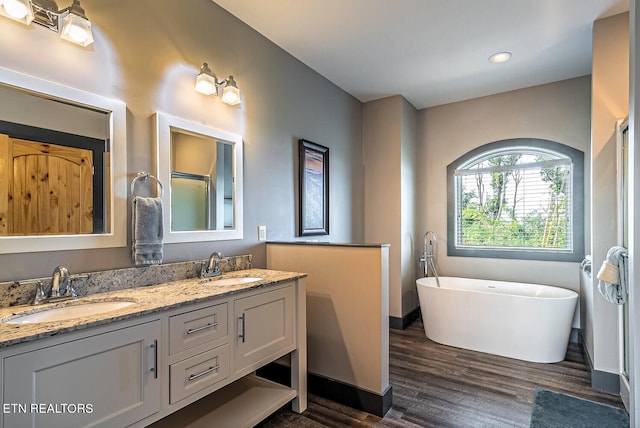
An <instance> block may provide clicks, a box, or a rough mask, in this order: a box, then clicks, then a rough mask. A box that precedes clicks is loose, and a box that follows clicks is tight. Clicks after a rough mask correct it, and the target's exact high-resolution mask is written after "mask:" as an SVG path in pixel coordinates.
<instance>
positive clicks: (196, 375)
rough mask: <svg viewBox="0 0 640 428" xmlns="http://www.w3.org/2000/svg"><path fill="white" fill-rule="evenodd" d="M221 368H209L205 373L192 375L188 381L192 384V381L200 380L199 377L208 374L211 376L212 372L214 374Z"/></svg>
mask: <svg viewBox="0 0 640 428" xmlns="http://www.w3.org/2000/svg"><path fill="white" fill-rule="evenodd" d="M219 368H220V366H215V367H209V368H208V369H206V370H205V371H203V372H200V373H198V374H192V375H191V376H189V379H188V380H189V382H191V381H192V380H196V379H198V378H199V377H202V376H204V375H207V374H209V373H211V372H213V371H216V370H218V369H219Z"/></svg>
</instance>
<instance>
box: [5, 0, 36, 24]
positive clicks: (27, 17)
mask: <svg viewBox="0 0 640 428" xmlns="http://www.w3.org/2000/svg"><path fill="white" fill-rule="evenodd" d="M0 6H1V7H2V10H4V13H1V14H3V15H5V16H6V17H7V18H10V19H13V20H14V21H18V22H22V23H23V24H27V25H29V24H30V23H31V21H33V11H32V10H31V4H30V3H29V1H28V0H0ZM0 12H1V11H0Z"/></svg>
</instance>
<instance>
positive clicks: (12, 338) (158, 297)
mask: <svg viewBox="0 0 640 428" xmlns="http://www.w3.org/2000/svg"><path fill="white" fill-rule="evenodd" d="M305 276H306V274H302V273H296V272H281V271H275V270H266V269H246V270H239V271H235V272H229V273H225V274H222V275H220V276H217V277H213V278H207V279H204V280H203V279H200V278H190V279H183V280H179V281H172V282H166V283H162V284H157V285H149V286H143V287H137V288H129V289H125V290H118V291H109V292H105V293H96V294H91V295H87V296H84V297H81V298H79V299H77V300H68V301H64V302H59V303H49V304H45V305H41V306H30V305H23V306H11V307H7V308H0V320H2V319H5V318H7V317H10V316H12V315H14V314H17V313H20V314H26V313H32V312H40V311H42V310H44V309H47V308H57V307H64V306H70V305H77V304H82V303H89V302H104V301H131V302H135V303H136V304H135V305H132V306H128V307H125V308H122V309H117V310H115V311H110V312H107V313H103V314H96V315H91V316H86V317H82V318H74V319H70V320H65V321H52V322H43V323H33V324H8V323H4V322H1V321H0V348H4V347H7V346H11V345H15V344H18V343H22V342H29V341H32V340H36V339H40V338H44V337H48V336H54V335H58V334H60V333H66V332H71V331H76V330H83V329H86V328H90V327H95V326H99V325H104V324H108V323H111V322H113V321H120V320H126V319H131V318H135V317H140V316H143V315H147V314H151V313H154V312H160V311H164V310H167V309H172V308H177V307H180V306H185V305H189V304H193V303H199V302H204V301H207V300H213V299H218V298H222V297H227V296H230V295H232V294H235V293H239V292H242V291H246V290H254V289H259V288H263V287H268V286H271V285H275V284H278V283H282V282H285V281H291V280H294V279H298V278H302V277H305ZM243 277H258V278H262V279H261V280H259V281H254V282H248V283H244V284H233V285H222V286H217V285H215V281H216V280H220V279H225V278H243Z"/></svg>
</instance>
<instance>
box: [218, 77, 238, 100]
mask: <svg viewBox="0 0 640 428" xmlns="http://www.w3.org/2000/svg"><path fill="white" fill-rule="evenodd" d="M222 102H224V103H227V104H229V105H232V106H234V105H236V104H240V89H238V86H237V85H236V81H235V80H233V76H229V78H228V79H227V85H226V86H225V87H224V89H223V90H222Z"/></svg>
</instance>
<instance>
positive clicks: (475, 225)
mask: <svg viewBox="0 0 640 428" xmlns="http://www.w3.org/2000/svg"><path fill="white" fill-rule="evenodd" d="M549 160H550V158H549V157H548V156H546V155H541V154H537V155H536V154H531V153H530V152H529V153H523V152H520V153H518V152H517V151H514V152H509V153H506V154H500V155H496V156H493V157H490V158H488V159H487V158H485V159H484V160H482V161H479V162H477V163H475V164H472V165H471V167H468V168H464V169H463V170H462V171H463V173H462V174H460V175H458V177H457V179H458V182H457V190H458V201H459V202H458V203H459V205H458V210H459V211H458V233H457V236H456V241H457V245H460V246H474V247H502V248H505V247H506V248H536V249H571V245H572V242H571V213H570V207H571V201H570V198H571V194H570V192H571V161H570V159H568V158H565V159H564V160H562V159H560V160H559V161H558V158H557V157H556V158H555V159H553V158H551V162H549ZM474 168H475V169H478V170H479V171H478V172H477V173H473V170H474Z"/></svg>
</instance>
